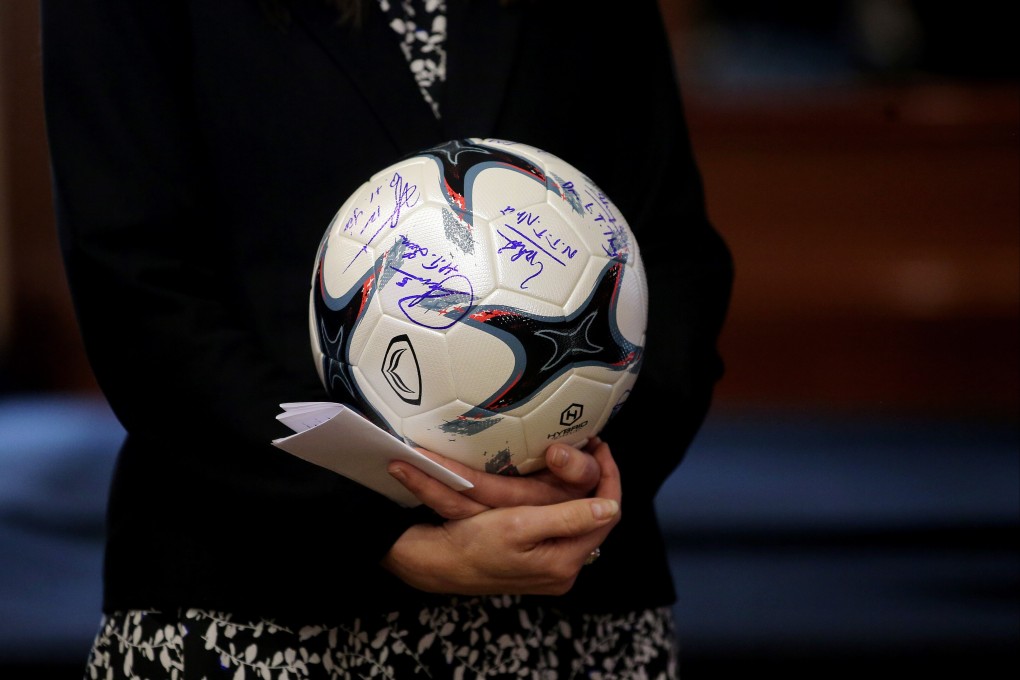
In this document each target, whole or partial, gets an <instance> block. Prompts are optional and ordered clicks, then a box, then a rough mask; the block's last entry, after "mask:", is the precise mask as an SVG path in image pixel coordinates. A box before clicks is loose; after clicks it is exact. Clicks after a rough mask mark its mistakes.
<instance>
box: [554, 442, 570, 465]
mask: <svg viewBox="0 0 1020 680" xmlns="http://www.w3.org/2000/svg"><path fill="white" fill-rule="evenodd" d="M568 458H570V454H569V453H567V450H566V449H565V448H563V447H562V446H557V447H556V448H555V449H554V450H553V455H552V464H553V465H555V466H556V467H563V466H564V465H566V464H567V459H568Z"/></svg>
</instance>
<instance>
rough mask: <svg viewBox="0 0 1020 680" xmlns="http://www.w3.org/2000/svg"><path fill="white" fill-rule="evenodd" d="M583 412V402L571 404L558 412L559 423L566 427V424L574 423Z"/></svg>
mask: <svg viewBox="0 0 1020 680" xmlns="http://www.w3.org/2000/svg"><path fill="white" fill-rule="evenodd" d="M583 414H584V405H583V404H571V405H570V406H568V407H566V408H565V409H563V412H562V413H560V425H562V426H564V427H567V426H568V425H573V424H574V423H576V422H577V421H578V420H580V419H581V416H582V415H583Z"/></svg>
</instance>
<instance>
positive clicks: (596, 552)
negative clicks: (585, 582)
mask: <svg viewBox="0 0 1020 680" xmlns="http://www.w3.org/2000/svg"><path fill="white" fill-rule="evenodd" d="M601 554H602V548H595V549H594V550H592V551H591V552H590V553H588V556H587V557H586V558H584V564H585V566H588V565H589V564H591V563H592V562H594V561H595V560H597V559H598V558H599V555H601Z"/></svg>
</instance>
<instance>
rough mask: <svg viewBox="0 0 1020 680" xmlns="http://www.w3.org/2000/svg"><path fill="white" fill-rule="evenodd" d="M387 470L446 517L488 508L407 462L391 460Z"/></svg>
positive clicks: (457, 516)
mask: <svg viewBox="0 0 1020 680" xmlns="http://www.w3.org/2000/svg"><path fill="white" fill-rule="evenodd" d="M387 471H388V472H389V473H390V475H391V476H392V477H393V478H394V479H396V480H397V481H398V482H400V483H401V484H403V485H404V486H405V487H407V489H408V491H410V492H411V493H413V494H414V495H415V497H416V498H417V499H418V500H420V501H421V502H422V503H424V504H425V505H427V506H428V507H430V508H432V509H433V510H434V511H435V512H436V513H437V514H439V516H441V517H445V518H446V519H464V518H466V517H471V516H473V515H477V514H478V513H479V512H482V511H483V510H487V509H488V507H487V506H485V505H482V504H481V503H478V502H476V501H474V500H472V499H470V498H468V497H467V496H465V495H463V494H462V493H460V492H459V491H455V490H453V489H451V488H450V487H448V486H446V485H445V484H443V483H442V482H440V481H439V480H438V479H435V478H433V477H430V476H429V475H427V474H425V473H424V472H422V471H421V470H419V469H418V468H416V467H414V466H413V465H411V464H409V463H403V462H399V461H394V462H391V463H390V464H389V466H388V467H387Z"/></svg>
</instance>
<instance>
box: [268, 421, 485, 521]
mask: <svg viewBox="0 0 1020 680" xmlns="http://www.w3.org/2000/svg"><path fill="white" fill-rule="evenodd" d="M280 408H282V409H283V413H281V414H279V415H278V416H276V418H277V420H279V421H280V422H281V423H283V424H284V425H286V426H287V427H289V428H290V429H292V430H294V432H295V434H292V435H290V436H289V437H283V438H280V439H274V440H273V446H276V447H277V448H280V449H283V450H284V451H287V452H288V453H291V454H293V455H295V456H297V457H298V458H302V459H304V460H307V461H308V462H310V463H315V464H316V465H319V466H322V467H324V468H327V469H329V470H333V471H334V472H337V473H339V474H341V475H343V476H344V477H347V478H348V479H352V480H354V481H355V482H358V483H359V484H361V485H363V486H366V487H368V488H369V489H372V490H373V491H377V492H378V493H381V494H382V495H384V496H386V497H387V498H389V499H390V500H393V501H395V502H396V503H399V504H400V505H403V506H405V507H414V506H417V505H421V502H420V501H419V500H418V499H417V498H416V497H415V496H414V494H412V493H411V492H410V491H408V490H407V488H406V487H404V485H403V484H401V483H400V482H398V481H397V480H395V479H394V478H393V477H392V476H391V475H390V474H389V472H387V471H386V467H387V466H388V465H389V463H390V462H391V461H394V460H400V461H404V462H405V463H409V464H411V465H414V466H415V467H416V468H418V469H419V470H422V471H423V472H425V473H426V474H428V475H429V476H431V477H433V478H435V479H437V480H439V481H441V482H443V483H444V484H446V485H447V486H449V487H450V488H452V489H456V490H458V491H461V490H464V489H470V488H471V487H472V486H473V485H472V484H471V482H469V481H467V480H466V479H464V478H463V477H461V476H460V475H457V474H455V473H453V472H451V471H450V470H447V469H446V468H444V467H443V466H442V465H440V464H439V463H437V462H435V461H433V460H431V459H430V458H427V457H425V456H423V455H422V454H420V453H418V451H416V450H414V449H413V448H411V447H410V446H408V445H407V444H405V443H404V442H402V441H400V440H399V439H397V438H396V437H394V436H393V435H391V434H390V433H388V432H386V431H385V430H382V429H381V428H379V427H377V426H376V425H374V424H372V423H371V422H369V421H368V420H367V419H365V418H364V417H363V416H361V415H359V414H358V413H355V412H354V411H352V410H351V409H349V408H347V407H346V406H344V405H343V404H338V403H335V402H325V401H312V402H294V403H287V404H280Z"/></svg>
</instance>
